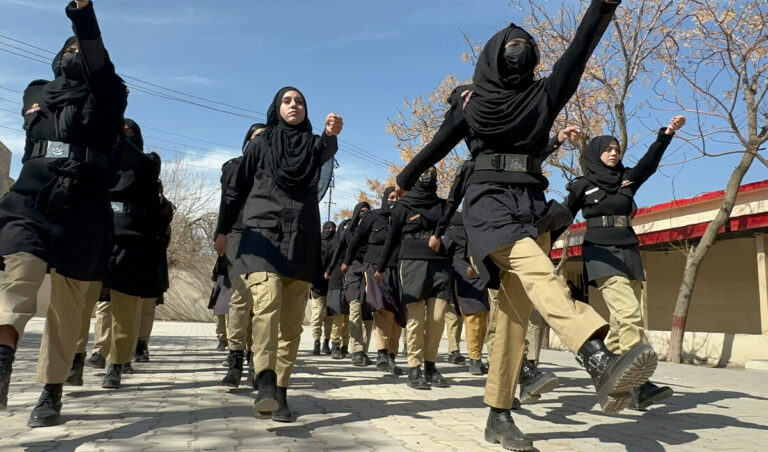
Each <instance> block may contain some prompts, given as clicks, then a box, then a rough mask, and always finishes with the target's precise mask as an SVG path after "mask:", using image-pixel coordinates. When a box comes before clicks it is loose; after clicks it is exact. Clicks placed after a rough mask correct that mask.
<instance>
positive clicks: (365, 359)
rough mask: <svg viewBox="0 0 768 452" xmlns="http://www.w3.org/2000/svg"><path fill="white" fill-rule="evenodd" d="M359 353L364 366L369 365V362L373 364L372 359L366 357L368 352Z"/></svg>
mask: <svg viewBox="0 0 768 452" xmlns="http://www.w3.org/2000/svg"><path fill="white" fill-rule="evenodd" d="M361 353H362V354H363V365H364V366H370V365H371V364H373V361H372V360H371V358H369V357H368V353H365V352H361Z"/></svg>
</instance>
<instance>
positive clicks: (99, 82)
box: [66, 1, 116, 99]
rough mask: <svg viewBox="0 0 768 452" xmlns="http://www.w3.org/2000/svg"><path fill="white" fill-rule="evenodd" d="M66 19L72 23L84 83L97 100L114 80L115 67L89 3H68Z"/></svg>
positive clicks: (91, 4) (91, 5)
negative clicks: (81, 63)
mask: <svg viewBox="0 0 768 452" xmlns="http://www.w3.org/2000/svg"><path fill="white" fill-rule="evenodd" d="M66 13H67V17H69V19H70V20H71V21H72V29H73V30H74V32H75V36H77V40H78V43H79V52H80V58H81V59H82V61H83V65H84V67H83V69H84V74H85V79H86V83H88V86H89V87H90V88H91V92H92V93H93V95H94V96H95V97H96V98H97V99H98V98H99V97H100V96H102V95H104V94H106V93H105V92H104V91H103V90H104V89H106V88H107V87H108V86H111V85H108V84H107V83H106V82H112V81H114V80H115V79H116V74H115V66H114V65H113V64H112V61H111V60H110V59H109V54H108V53H107V49H106V48H104V42H103V41H102V40H101V30H100V29H99V23H98V21H97V20H96V13H95V12H94V10H93V3H92V2H90V1H77V2H74V1H73V2H70V3H69V4H68V5H67V8H66Z"/></svg>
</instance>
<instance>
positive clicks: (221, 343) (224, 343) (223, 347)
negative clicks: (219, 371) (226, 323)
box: [216, 339, 227, 352]
mask: <svg viewBox="0 0 768 452" xmlns="http://www.w3.org/2000/svg"><path fill="white" fill-rule="evenodd" d="M216 351H218V352H224V351H227V341H226V340H224V339H219V345H217V346H216Z"/></svg>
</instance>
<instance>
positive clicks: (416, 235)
mask: <svg viewBox="0 0 768 452" xmlns="http://www.w3.org/2000/svg"><path fill="white" fill-rule="evenodd" d="M389 222H390V223H389V224H390V226H389V233H388V234H387V238H386V240H385V242H384V248H383V249H382V250H381V254H380V255H379V259H378V261H377V262H376V270H377V271H380V272H383V271H384V270H385V269H386V268H387V267H388V266H389V265H390V264H391V262H392V256H393V254H395V251H397V259H398V260H402V259H410V260H424V261H431V260H447V257H446V255H445V250H444V249H443V248H440V251H437V252H436V251H434V250H433V249H432V248H430V247H429V237H430V236H431V235H432V234H433V233H434V231H435V227H437V222H436V221H431V220H429V219H428V218H426V217H425V216H424V215H421V214H419V213H418V212H416V211H415V210H413V209H410V208H409V207H407V206H405V205H404V204H402V203H400V202H398V203H396V204H395V206H394V207H392V215H391V216H390V218H389ZM398 243H399V246H400V249H399V250H398V249H397V247H398Z"/></svg>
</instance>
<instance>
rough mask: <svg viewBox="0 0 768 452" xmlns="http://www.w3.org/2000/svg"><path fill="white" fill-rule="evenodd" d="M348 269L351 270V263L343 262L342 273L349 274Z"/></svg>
mask: <svg viewBox="0 0 768 452" xmlns="http://www.w3.org/2000/svg"><path fill="white" fill-rule="evenodd" d="M347 270H349V265H347V264H341V274H342V275H346V274H347Z"/></svg>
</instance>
